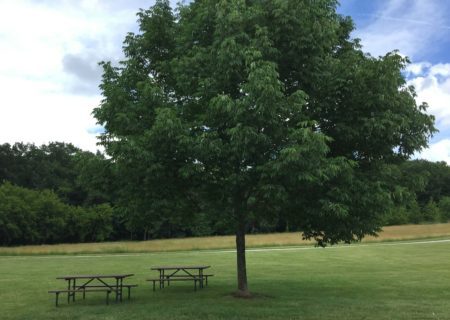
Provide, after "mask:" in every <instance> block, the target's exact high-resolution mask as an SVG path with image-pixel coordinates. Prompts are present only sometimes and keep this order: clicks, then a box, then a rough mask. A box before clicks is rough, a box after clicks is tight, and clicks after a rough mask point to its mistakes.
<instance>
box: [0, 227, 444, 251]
mask: <svg viewBox="0 0 450 320" xmlns="http://www.w3.org/2000/svg"><path fill="white" fill-rule="evenodd" d="M441 237H450V223H441V224H426V225H404V226H390V227H385V228H384V229H383V231H382V232H381V233H380V234H379V236H378V237H367V238H365V239H364V240H363V242H379V241H396V240H410V239H430V238H441ZM313 244H314V242H313V241H307V240H303V239H302V237H301V234H300V232H291V233H272V234H257V235H248V236H247V247H248V248H258V247H275V246H302V245H313ZM234 247H235V238H234V236H216V237H199V238H184V239H163V240H150V241H128V242H127V241H122V242H103V243H78V244H58V245H39V246H20V247H0V255H34V254H37V255H48V254H81V253H130V252H170V251H186V250H211V249H229V248H234Z"/></svg>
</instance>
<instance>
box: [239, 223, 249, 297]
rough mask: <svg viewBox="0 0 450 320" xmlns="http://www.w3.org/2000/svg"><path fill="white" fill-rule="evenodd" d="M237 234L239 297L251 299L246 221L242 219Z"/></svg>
mask: <svg viewBox="0 0 450 320" xmlns="http://www.w3.org/2000/svg"><path fill="white" fill-rule="evenodd" d="M240 220H241V221H239V222H238V229H237V232H236V252H237V280H238V291H237V292H236V296H238V297H250V292H249V291H248V284H247V265H246V261H245V221H242V220H244V219H242V218H241V219H240Z"/></svg>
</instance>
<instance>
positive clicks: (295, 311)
mask: <svg viewBox="0 0 450 320" xmlns="http://www.w3.org/2000/svg"><path fill="white" fill-rule="evenodd" d="M449 252H450V242H432V243H419V244H415V245H411V244H400V243H386V244H365V245H352V246H342V247H334V248H327V249H320V248H312V247H305V248H303V249H302V248H300V249H297V250H296V249H291V250H274V251H250V252H248V254H247V264H248V276H249V285H250V290H251V291H252V292H253V293H255V298H254V299H236V298H233V297H232V296H231V293H232V292H233V291H234V290H235V286H236V274H235V254H234V253H233V252H227V251H225V252H224V251H209V252H206V251H189V252H166V253H145V254H129V255H97V256H95V255H90V256H70V255H62V256H56V255H53V256H17V257H0V275H1V276H0V311H1V312H0V318H1V319H260V318H264V319H321V320H322V319H408V320H409V319H450V255H449ZM164 264H170V265H173V264H209V265H211V266H212V268H211V272H212V273H214V274H215V276H214V277H213V278H211V279H210V285H209V287H208V288H205V289H204V290H200V291H197V292H194V291H193V286H192V284H191V283H181V282H180V283H174V284H172V285H171V286H170V287H169V288H166V289H164V290H161V291H160V290H157V291H156V292H153V291H152V289H151V286H150V284H149V283H146V282H145V279H146V278H147V277H153V276H155V275H156V274H155V273H154V272H153V271H150V270H149V269H150V267H151V266H154V265H164ZM128 272H130V273H134V274H135V276H134V277H133V278H132V279H130V281H129V282H130V283H137V284H139V287H138V288H136V289H135V290H134V291H133V292H132V295H133V298H132V300H131V301H124V302H123V303H122V304H115V303H113V304H111V305H109V306H106V305H105V304H104V294H103V293H97V294H94V293H91V294H87V299H86V300H85V301H81V300H80V301H76V302H75V304H70V305H67V303H66V302H65V301H64V297H63V299H61V301H62V303H61V306H60V307H58V308H55V307H54V295H50V294H48V293H47V290H50V289H57V288H63V287H64V285H65V283H64V281H62V280H56V279H55V277H56V276H58V275H63V274H82V273H128Z"/></svg>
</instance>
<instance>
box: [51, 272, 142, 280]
mask: <svg viewBox="0 0 450 320" xmlns="http://www.w3.org/2000/svg"><path fill="white" fill-rule="evenodd" d="M131 276H134V274H133V273H125V274H77V275H67V276H60V277H57V278H56V279H65V280H68V279H92V278H116V279H117V278H126V277H131Z"/></svg>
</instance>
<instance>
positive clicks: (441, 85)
mask: <svg viewBox="0 0 450 320" xmlns="http://www.w3.org/2000/svg"><path fill="white" fill-rule="evenodd" d="M173 2H175V1H173ZM153 3H154V0H0V92H1V100H0V143H4V142H9V143H14V142H18V141H22V142H33V143H35V144H38V145H40V144H44V143H48V142H49V141H65V142H72V143H73V144H75V145H77V146H78V147H80V148H82V149H86V150H91V151H95V150H96V149H98V147H97V146H96V142H97V139H96V135H97V134H98V132H99V130H100V129H101V128H99V127H98V126H97V125H96V122H95V119H93V118H92V116H91V111H92V109H93V108H94V107H95V106H97V105H98V104H99V102H100V100H101V96H100V94H99V90H98V85H99V83H100V76H101V70H100V68H99V67H98V65H97V62H99V61H102V60H111V61H113V62H114V61H115V62H117V61H119V60H120V59H121V58H122V53H121V46H122V40H123V39H124V37H125V35H126V33H127V32H129V31H133V32H136V31H137V24H136V12H137V11H138V10H139V8H148V7H149V6H150V5H152V4H153ZM339 12H340V13H342V14H345V15H350V16H352V18H353V19H354V21H355V23H356V27H357V30H356V31H355V32H354V36H355V37H358V38H360V39H361V41H362V44H363V47H364V50H365V51H367V52H370V53H371V54H372V55H375V56H378V55H383V54H385V53H386V52H388V51H391V50H394V49H399V50H400V52H401V53H402V54H404V55H407V56H409V57H410V59H411V61H412V62H413V63H412V64H411V65H410V66H409V68H408V69H407V70H405V75H406V76H407V78H408V81H409V82H410V83H411V84H413V85H414V86H415V87H416V91H417V93H418V102H419V103H420V102H422V101H427V102H428V103H429V105H430V108H429V112H430V113H432V114H434V115H435V116H436V124H437V127H438V128H439V130H440V132H439V133H438V134H436V136H435V137H433V139H432V140H431V142H430V147H429V148H428V149H426V150H424V151H423V152H422V153H420V154H418V155H417V157H419V158H426V159H429V160H432V161H447V163H449V164H450V36H449V35H450V1H448V0H341V6H340V7H339Z"/></svg>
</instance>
